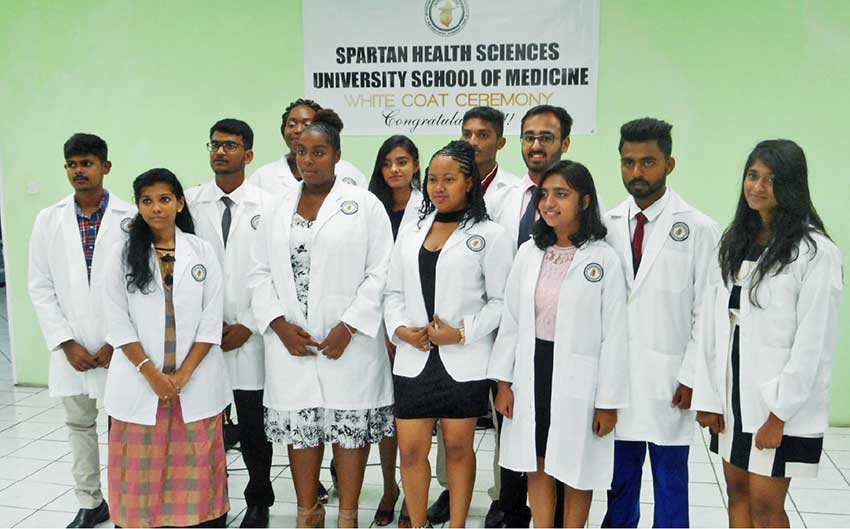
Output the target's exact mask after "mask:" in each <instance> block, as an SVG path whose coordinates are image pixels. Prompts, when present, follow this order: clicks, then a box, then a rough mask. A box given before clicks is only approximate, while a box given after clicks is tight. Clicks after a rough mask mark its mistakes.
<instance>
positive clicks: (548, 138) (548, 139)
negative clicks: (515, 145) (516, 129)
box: [520, 132, 555, 146]
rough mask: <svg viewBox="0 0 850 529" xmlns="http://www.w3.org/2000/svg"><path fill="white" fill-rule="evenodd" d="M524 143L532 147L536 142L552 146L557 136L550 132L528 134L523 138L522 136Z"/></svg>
mask: <svg viewBox="0 0 850 529" xmlns="http://www.w3.org/2000/svg"><path fill="white" fill-rule="evenodd" d="M520 139H521V140H522V142H523V143H524V144H526V145H532V144H533V143H534V140H537V141H539V142H540V145H544V146H545V145H552V144H553V143H555V135H554V134H551V133H549V132H544V133H543V134H532V133H530V132H526V133H525V134H523V135H522V136H520Z"/></svg>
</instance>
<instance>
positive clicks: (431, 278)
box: [419, 245, 440, 321]
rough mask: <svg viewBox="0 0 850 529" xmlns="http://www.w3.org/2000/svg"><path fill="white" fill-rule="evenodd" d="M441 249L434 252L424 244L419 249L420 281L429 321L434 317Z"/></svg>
mask: <svg viewBox="0 0 850 529" xmlns="http://www.w3.org/2000/svg"><path fill="white" fill-rule="evenodd" d="M439 257H440V250H437V251H436V252H432V251H430V250H428V249H427V248H425V246H424V245H423V246H422V248H420V249H419V282H420V285H421V287H422V298H423V299H424V300H425V312H427V313H428V321H431V320H433V319H434V290H435V289H434V283H435V282H436V281H437V259H438V258H439Z"/></svg>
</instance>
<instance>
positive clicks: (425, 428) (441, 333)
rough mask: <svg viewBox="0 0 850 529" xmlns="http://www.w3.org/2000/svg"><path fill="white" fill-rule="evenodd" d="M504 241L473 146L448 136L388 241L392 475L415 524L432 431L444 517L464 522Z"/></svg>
mask: <svg viewBox="0 0 850 529" xmlns="http://www.w3.org/2000/svg"><path fill="white" fill-rule="evenodd" d="M511 254H512V252H511V241H510V238H509V237H508V235H507V233H506V232H505V230H504V228H502V227H501V226H499V225H498V224H496V223H495V222H492V221H491V220H490V217H489V216H488V215H487V209H486V207H485V205H484V194H483V191H482V188H481V176H480V175H479V174H478V166H477V164H476V163H475V148H474V147H472V146H471V145H469V144H468V143H466V142H464V141H453V142H451V143H449V144H448V145H446V146H445V147H443V148H442V149H440V150H439V151H437V153H436V154H434V156H433V157H432V158H431V162H430V164H429V166H428V171H427V184H426V187H425V191H424V198H423V206H422V213H421V216H420V219H419V221H418V222H417V223H416V224H415V225H412V226H411V227H410V229H406V230H404V231H403V232H402V233H401V234H400V235H399V238H398V241H397V242H396V246H395V248H394V249H393V256H392V260H391V262H390V272H389V276H388V278H387V288H386V294H385V298H384V303H385V307H384V315H385V321H386V327H387V333H388V334H389V335H390V338H391V340H392V341H393V343H394V344H395V345H396V346H397V347H398V349H397V352H396V358H395V365H394V367H393V372H394V374H395V376H394V378H393V381H394V392H395V411H396V418H397V420H396V424H397V428H398V444H399V449H400V452H401V477H402V482H403V484H404V492H405V500H406V502H407V506H408V508H409V509H410V517H411V521H412V523H413V526H414V527H424V526H425V524H426V523H427V521H428V520H427V516H426V509H427V506H428V505H427V504H428V485H429V482H430V479H431V467H430V464H429V462H428V453H429V452H430V450H431V432H432V430H433V428H434V425H435V423H436V421H437V420H439V421H440V422H441V424H442V429H443V435H444V437H445V443H446V453H447V463H448V465H447V467H448V468H447V470H448V478H449V484H450V489H451V525H452V527H462V526H463V525H464V524H465V522H466V516H467V512H468V511H469V504H470V501H471V499H472V487H473V484H474V481H475V453H474V451H473V446H472V441H473V438H474V434H475V424H476V421H477V419H478V417H479V416H481V415H484V414H485V413H486V412H487V408H488V404H489V402H488V391H489V383H488V381H487V379H486V375H487V363H488V361H489V358H490V349H491V347H492V345H493V339H494V338H495V330H496V328H497V327H498V325H499V318H500V316H501V311H502V295H503V291H504V287H505V280H506V279H507V275H508V271H509V270H510V266H511V260H512V256H511Z"/></svg>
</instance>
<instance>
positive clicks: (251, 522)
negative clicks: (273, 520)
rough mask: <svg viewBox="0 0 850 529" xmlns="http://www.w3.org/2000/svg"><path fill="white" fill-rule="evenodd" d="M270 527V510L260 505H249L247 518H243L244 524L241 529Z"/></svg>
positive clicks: (246, 512) (240, 525) (246, 513)
mask: <svg viewBox="0 0 850 529" xmlns="http://www.w3.org/2000/svg"><path fill="white" fill-rule="evenodd" d="M268 526H269V508H268V507H261V506H259V505H249V506H248V510H246V511H245V517H244V518H242V523H241V524H239V527H268Z"/></svg>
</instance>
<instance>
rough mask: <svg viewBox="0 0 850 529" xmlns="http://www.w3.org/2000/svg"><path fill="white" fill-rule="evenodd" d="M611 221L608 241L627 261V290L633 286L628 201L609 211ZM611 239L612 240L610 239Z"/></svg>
mask: <svg viewBox="0 0 850 529" xmlns="http://www.w3.org/2000/svg"><path fill="white" fill-rule="evenodd" d="M609 216H610V217H611V223H610V224H609V225H608V229H609V230H611V231H613V232H614V233H613V234H612V235H613V237H608V241H609V242H612V243H614V244H615V245H616V246H617V247H616V248H615V250H617V253H618V254H620V255H622V256H623V260H624V261H625V262H627V263H628V270H627V273H626V274H625V276H626V286H627V287H628V289H629V292H631V291H632V289H633V288H634V282H635V275H634V272H632V266H631V262H632V245H631V241H632V235H631V233H630V229H629V206H628V201H625V202H623V203H622V204H620V205H619V206H617V207H616V208H615V209H613V210H611V212H610V213H609ZM612 239H613V240H612Z"/></svg>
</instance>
